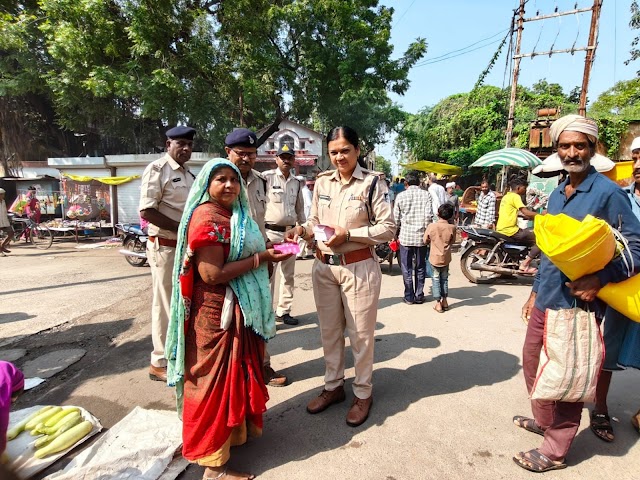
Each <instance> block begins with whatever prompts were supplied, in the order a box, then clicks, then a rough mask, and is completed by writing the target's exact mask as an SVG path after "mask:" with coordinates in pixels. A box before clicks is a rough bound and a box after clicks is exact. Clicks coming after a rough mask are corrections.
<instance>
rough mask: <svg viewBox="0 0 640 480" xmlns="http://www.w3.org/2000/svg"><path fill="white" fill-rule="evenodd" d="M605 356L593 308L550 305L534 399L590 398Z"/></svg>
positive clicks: (563, 399) (570, 399)
mask: <svg viewBox="0 0 640 480" xmlns="http://www.w3.org/2000/svg"><path fill="white" fill-rule="evenodd" d="M603 360H604V342H603V341H602V334H601V332H600V328H599V326H598V323H597V322H596V318H595V315H594V313H593V312H590V311H585V310H582V309H581V308H578V307H577V306H574V308H567V309H561V310H551V309H548V310H547V311H546V314H545V324H544V336H543V346H542V350H541V352H540V363H539V364H538V373H537V375H536V381H535V383H534V384H533V388H532V390H531V395H530V396H531V399H532V400H552V401H560V402H591V401H594V400H595V397H596V385H597V383H598V377H599V376H600V369H601V368H602V362H603Z"/></svg>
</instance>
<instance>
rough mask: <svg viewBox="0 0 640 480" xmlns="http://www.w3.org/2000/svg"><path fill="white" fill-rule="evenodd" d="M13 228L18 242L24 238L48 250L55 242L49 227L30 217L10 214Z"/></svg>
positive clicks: (15, 240)
mask: <svg viewBox="0 0 640 480" xmlns="http://www.w3.org/2000/svg"><path fill="white" fill-rule="evenodd" d="M9 219H10V220H11V228H13V241H14V242H18V241H20V240H22V239H24V241H25V242H27V243H31V244H32V245H33V246H35V247H36V248H39V249H41V250H46V249H47V248H49V247H50V246H51V245H52V244H53V233H52V232H51V230H49V227H47V226H46V225H44V224H42V223H36V222H34V221H33V220H31V219H30V218H21V217H16V216H15V214H14V215H12V214H11V213H10V214H9Z"/></svg>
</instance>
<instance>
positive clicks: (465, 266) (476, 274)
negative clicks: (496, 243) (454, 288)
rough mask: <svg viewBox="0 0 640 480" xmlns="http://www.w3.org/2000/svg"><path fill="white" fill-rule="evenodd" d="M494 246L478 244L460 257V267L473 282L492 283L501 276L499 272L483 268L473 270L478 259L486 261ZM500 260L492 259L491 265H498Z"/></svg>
mask: <svg viewBox="0 0 640 480" xmlns="http://www.w3.org/2000/svg"><path fill="white" fill-rule="evenodd" d="M492 248H493V247H492V246H491V245H483V244H477V245H474V246H473V247H471V248H469V249H468V250H467V251H465V252H464V253H463V254H462V256H461V257H460V269H461V270H462V274H463V275H464V276H465V277H467V279H468V280H469V281H470V282H472V283H492V282H493V281H494V280H495V279H497V278H499V277H500V274H499V273H494V272H483V271H482V270H472V269H471V265H472V264H473V263H476V262H478V261H485V262H486V258H487V255H488V254H489V252H491V249H492ZM497 263H498V260H497V259H496V258H493V259H491V262H488V264H489V265H492V264H494V265H496V264H497Z"/></svg>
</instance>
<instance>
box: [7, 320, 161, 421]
mask: <svg viewBox="0 0 640 480" xmlns="http://www.w3.org/2000/svg"><path fill="white" fill-rule="evenodd" d="M133 321H134V319H133V318H125V319H122V320H115V321H112V322H101V323H89V324H82V325H76V326H73V327H71V328H68V329H62V330H60V331H55V330H54V331H44V332H40V333H39V334H37V335H32V336H31V337H28V338H26V339H23V340H19V341H18V342H16V343H15V344H13V345H12V348H20V347H22V348H26V349H27V350H28V354H27V355H26V356H25V357H22V358H21V359H20V360H18V361H16V362H15V363H16V365H17V366H18V367H21V366H22V365H23V364H24V363H25V362H27V361H29V360H33V359H34V358H36V357H39V356H41V355H43V354H45V353H49V352H52V351H56V350H62V349H66V348H83V349H85V350H86V352H87V353H86V354H85V356H84V357H82V359H80V360H79V361H78V362H77V363H74V364H72V365H71V366H69V367H68V368H67V369H65V370H63V371H62V372H60V373H59V374H56V375H55V376H54V377H52V378H50V379H49V380H47V381H46V382H45V383H43V384H42V385H39V386H38V387H36V388H34V389H33V390H30V391H28V392H25V394H24V395H22V396H21V397H19V398H18V402H17V405H16V408H23V407H26V406H29V405H34V404H37V403H39V402H42V403H43V404H52V405H59V404H63V403H64V402H65V401H66V400H67V399H68V398H69V396H70V395H71V394H72V392H73V391H74V390H75V389H76V388H77V387H78V386H79V385H81V384H83V383H85V382H87V381H89V380H91V379H93V378H97V377H100V376H103V375H113V374H119V373H124V372H129V371H132V370H136V369H139V368H143V367H145V366H146V365H148V362H149V359H148V357H147V355H140V352H141V351H144V350H145V348H144V346H148V345H149V344H150V340H149V338H148V337H147V338H144V339H141V340H138V341H133V342H126V343H123V344H121V345H117V346H113V339H114V338H116V337H118V336H119V335H121V334H123V333H125V332H126V331H128V330H129V329H130V328H131V326H132V324H133ZM71 379H72V380H71ZM70 380H71V381H70ZM124 413H126V412H124Z"/></svg>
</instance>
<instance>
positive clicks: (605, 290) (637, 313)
mask: <svg viewBox="0 0 640 480" xmlns="http://www.w3.org/2000/svg"><path fill="white" fill-rule="evenodd" d="M598 298H599V299H600V300H602V301H603V302H605V303H606V304H607V305H609V306H610V307H611V308H613V309H614V310H617V311H618V312H620V313H621V314H623V315H624V316H625V317H627V318H629V319H631V320H633V321H634V322H640V274H638V275H634V276H633V277H631V278H628V279H626V280H624V281H622V282H620V283H608V284H607V285H605V286H604V287H602V289H601V290H600V291H599V292H598Z"/></svg>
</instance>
